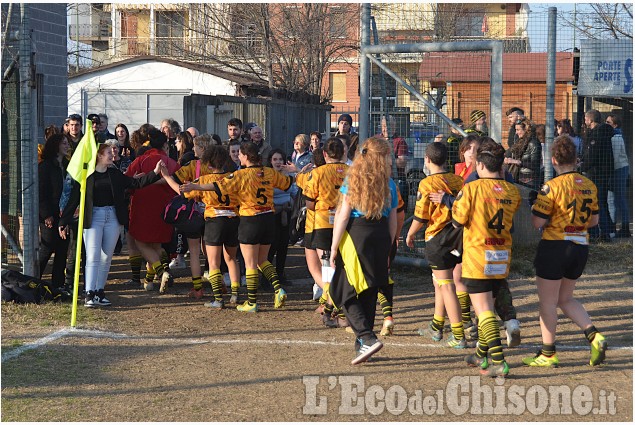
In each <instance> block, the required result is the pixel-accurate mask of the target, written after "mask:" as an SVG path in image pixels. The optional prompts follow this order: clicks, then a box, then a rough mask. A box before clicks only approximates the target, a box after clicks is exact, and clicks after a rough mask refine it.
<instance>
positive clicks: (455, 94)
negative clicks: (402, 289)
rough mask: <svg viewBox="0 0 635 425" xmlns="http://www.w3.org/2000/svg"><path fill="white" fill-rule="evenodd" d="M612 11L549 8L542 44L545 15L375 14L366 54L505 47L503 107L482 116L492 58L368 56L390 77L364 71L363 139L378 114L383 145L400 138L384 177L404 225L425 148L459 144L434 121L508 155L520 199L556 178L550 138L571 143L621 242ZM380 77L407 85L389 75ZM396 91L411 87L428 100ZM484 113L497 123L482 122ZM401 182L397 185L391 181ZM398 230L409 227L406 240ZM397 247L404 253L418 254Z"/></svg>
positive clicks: (624, 78)
mask: <svg viewBox="0 0 635 425" xmlns="http://www.w3.org/2000/svg"><path fill="white" fill-rule="evenodd" d="M622 8H623V9H622ZM620 10H622V11H624V12H628V11H629V10H632V6H629V5H580V6H574V5H562V8H561V9H560V10H557V13H556V11H555V10H552V17H553V18H555V19H554V20H555V23H556V25H555V34H549V32H548V28H549V10H548V7H547V6H544V7H541V6H537V5H532V6H529V5H527V4H481V5H468V4H373V5H372V6H371V15H372V17H371V24H370V26H371V29H370V33H371V37H370V38H371V45H382V44H383V45H386V44H398V43H427V42H466V41H467V42H470V41H471V42H475V41H484V40H496V41H500V42H501V43H502V46H503V54H502V67H503V71H502V80H503V81H502V102H501V103H502V107H501V108H500V110H498V111H497V110H496V108H494V109H492V104H493V99H492V98H491V93H492V92H491V87H492V66H491V65H492V61H493V60H494V61H496V59H495V58H493V56H492V52H491V51H485V50H484V51H460V50H457V51H435V52H425V53H414V52H412V53H381V54H376V55H373V56H374V58H375V59H376V60H377V61H379V62H381V64H382V65H383V66H384V67H386V68H388V71H386V70H384V69H382V66H377V65H376V64H373V63H371V72H370V74H371V75H370V94H369V104H370V108H369V109H370V112H369V114H370V117H369V127H370V128H369V131H368V135H374V134H381V133H382V125H381V124H382V121H381V119H382V117H383V116H385V115H388V116H389V117H390V116H392V119H390V118H389V119H388V120H387V123H388V128H387V129H386V127H385V125H384V129H383V130H384V135H387V136H388V138H389V139H390V140H393V141H394V140H396V139H397V138H404V139H405V140H406V142H407V144H408V159H407V166H406V170H405V176H404V175H401V176H399V175H395V176H394V177H395V178H396V179H397V180H399V181H400V188H402V194H403V195H404V198H405V199H407V205H408V210H407V217H408V216H409V215H411V214H412V211H413V209H414V201H415V196H416V190H417V187H418V182H419V180H420V178H421V172H422V171H424V172H425V170H424V169H423V157H424V152H425V146H427V144H428V143H432V142H434V141H435V139H436V140H437V141H446V142H448V146H450V147H452V145H453V144H454V148H453V149H451V151H455V152H456V151H457V150H458V148H457V146H458V144H459V143H460V141H461V140H462V138H463V137H462V135H461V134H460V131H459V130H458V129H454V128H452V127H450V126H449V125H448V124H447V123H446V122H447V120H442V119H441V114H444V115H445V116H446V117H447V118H449V119H452V120H453V121H454V122H456V123H457V124H458V127H461V128H462V129H464V130H467V129H471V130H476V131H479V132H480V133H482V134H484V135H489V136H491V137H493V138H495V140H496V141H497V142H499V143H501V144H502V145H503V146H504V147H505V148H506V149H507V150H508V152H507V154H508V155H509V156H510V157H513V158H517V159H519V160H521V165H520V167H519V170H518V172H517V173H516V174H515V179H516V182H517V183H519V187H520V189H521V192H522V194H523V196H524V197H525V198H527V197H528V194H529V191H530V190H531V189H538V188H540V186H541V185H542V184H543V183H544V181H545V178H546V179H549V178H551V177H552V176H553V175H554V170H553V169H551V163H550V156H551V155H550V152H548V150H549V148H550V146H551V142H552V141H553V139H554V138H555V137H557V136H558V135H559V134H569V136H570V137H571V138H572V139H573V141H574V143H575V144H576V146H578V149H579V150H578V154H579V158H580V164H581V165H580V171H583V172H584V173H585V174H587V175H588V176H589V177H591V178H592V179H593V180H594V181H595V182H596V184H597V186H598V189H599V195H600V196H599V197H600V206H601V209H600V217H601V219H602V220H601V222H603V225H601V226H599V227H600V231H601V234H602V236H606V237H609V236H615V235H618V234H624V233H629V232H630V230H629V228H630V227H629V226H630V222H631V219H630V218H631V217H632V215H631V212H632V202H631V200H632V187H631V185H630V182H631V181H632V179H631V178H630V177H628V176H629V175H630V164H631V163H632V154H631V153H632V140H631V137H630V135H631V134H632V18H631V17H630V16H632V14H630V16H629V14H628V13H623V14H619V13H618V14H617V15H616V14H615V12H616V11H618V12H619V11H620ZM616 16H619V17H616ZM550 36H551V37H552V39H551V41H550ZM624 41H625V42H624ZM550 43H551V44H550ZM548 48H551V50H549V49H548ZM549 52H552V54H553V55H552V56H551V58H552V59H555V61H554V62H553V63H550V57H549ZM550 65H552V66H551V67H550ZM550 70H551V71H552V72H551V74H550ZM390 71H392V73H394V74H396V75H397V76H398V77H399V78H400V79H402V80H403V82H404V83H406V84H401V83H400V82H399V81H397V79H395V78H392V77H391V76H390V75H388V74H389V73H390ZM629 84H630V87H629ZM405 85H410V86H412V87H413V88H415V89H416V90H417V91H418V92H419V93H420V94H421V95H422V96H423V98H424V99H425V100H426V102H423V101H421V98H420V97H418V96H416V95H415V94H413V93H412V92H411V91H409V90H407V88H406V87H405ZM550 99H551V100H553V103H552V104H551V105H549V103H548V100H550ZM362 101H363V100H362ZM514 108H516V109H514ZM590 110H597V111H598V113H597V114H594V113H591V114H586V123H585V112H587V111H590ZM490 111H492V113H493V114H495V115H494V116H495V117H500V121H498V122H492V116H491V114H490ZM344 112H346V113H349V114H351V115H352V116H353V121H354V122H358V121H359V120H358V119H357V118H359V115H358V114H359V110H350V109H349V110H338V109H334V110H333V111H332V115H331V122H332V123H335V122H336V119H337V116H338V115H339V114H341V113H344ZM607 118H608V122H609V123H611V124H613V127H615V124H616V123H619V124H621V128H622V134H623V136H622V137H619V136H618V137H617V139H616V138H614V137H613V136H614V135H616V134H617V133H619V131H616V130H615V129H614V128H612V127H609V126H608V125H606V124H605V122H607ZM593 121H595V122H593ZM518 124H520V125H518ZM526 124H528V125H526ZM493 127H497V128H499V129H501V131H500V136H498V135H495V134H494V133H493V132H490V128H493ZM333 130H334V129H333ZM598 138H602V139H601V140H600V139H598ZM612 138H613V142H611V139H612ZM596 139H597V140H596ZM618 139H619V140H618ZM622 140H623V141H622ZM620 143H621V144H622V148H621V149H620V148H619V145H620ZM597 145H602V148H601V149H598V146H597ZM531 146H537V147H538V152H537V153H536V152H534V157H531V158H529V155H528V152H529V148H530V147H531ZM536 156H537V157H536ZM459 161H461V159H459V158H458V157H457V156H455V157H454V158H452V159H451V161H450V162H449V164H448V166H449V167H450V168H451V169H453V166H454V164H455V163H456V162H459ZM546 168H548V169H547V170H546ZM404 177H405V182H403V181H401V180H403V179H404ZM404 190H405V193H404ZM408 198H409V199H408ZM607 198H608V199H607ZM522 209H523V211H521V212H519V214H518V215H517V216H516V223H515V232H516V236H515V240H518V241H520V242H521V243H524V242H529V241H532V240H535V239H537V238H538V235H537V234H536V232H535V231H534V230H533V229H532V228H531V224H530V220H529V215H528V214H526V213H527V211H524V210H528V207H527V204H526V203H524V205H523V207H522ZM408 227H409V224H408V223H407V224H406V225H405V226H404V231H403V233H404V234H405V233H406V232H407V229H408ZM401 247H402V248H401V249H400V253H401V254H402V255H417V256H418V255H419V254H420V252H414V253H413V252H412V251H410V250H409V249H408V248H407V247H405V245H403V244H402V245H401Z"/></svg>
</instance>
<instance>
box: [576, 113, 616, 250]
mask: <svg viewBox="0 0 635 425" xmlns="http://www.w3.org/2000/svg"><path fill="white" fill-rule="evenodd" d="M584 124H585V125H586V128H587V131H586V137H585V138H584V145H583V148H582V164H581V166H580V171H582V174H584V175H585V176H586V177H588V178H589V179H591V180H592V181H593V183H595V186H597V189H598V207H599V209H600V225H599V229H598V226H595V227H591V228H590V229H589V236H591V239H592V240H596V241H601V242H610V240H611V237H610V232H611V228H613V222H612V221H611V216H610V215H609V209H608V203H607V196H608V190H609V189H608V188H609V182H610V181H611V180H612V179H613V145H612V144H611V138H612V137H613V127H611V126H610V125H608V124H606V123H603V122H602V115H601V114H600V112H599V111H597V110H595V109H589V110H588V111H587V112H586V113H585V114H584Z"/></svg>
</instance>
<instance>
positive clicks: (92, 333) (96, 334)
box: [2, 328, 633, 362]
mask: <svg viewBox="0 0 635 425" xmlns="http://www.w3.org/2000/svg"><path fill="white" fill-rule="evenodd" d="M75 335H78V336H83V337H87V338H108V339H122V340H123V339H129V340H133V339H135V340H148V341H150V340H155V341H161V342H170V343H180V344H183V343H185V344H188V345H194V344H227V345H231V344H241V345H246V344H262V345H267V344H268V345H315V346H333V347H335V346H348V345H350V343H349V342H335V341H318V340H314V341H308V340H294V339H210V340H205V339H190V340H181V339H178V338H171V339H164V338H161V337H141V336H129V335H125V334H116V333H112V332H103V331H97V330H87V329H73V328H64V329H61V330H59V331H57V332H54V333H52V334H51V335H48V336H46V337H44V338H41V339H38V340H37V341H35V342H32V343H30V344H25V345H23V346H21V347H18V348H16V349H14V350H11V351H9V352H6V353H3V354H2V362H4V361H5V360H9V359H13V358H15V357H18V356H19V355H20V354H22V353H24V352H25V351H27V350H33V349H36V348H38V347H41V346H43V345H46V344H48V343H49V342H52V341H55V340H56V339H59V338H62V337H65V336H75ZM384 342H385V345H386V346H393V347H406V348H444V347H443V345H440V344H425V343H416V342H415V343H399V342H390V341H388V342H386V341H385V340H384ZM524 348H539V346H538V345H531V346H526V347H524ZM588 349H589V347H588V346H582V345H558V350H559V351H586V350H588ZM609 350H611V351H615V350H626V351H632V350H633V347H629V346H615V347H612V346H610V345H609Z"/></svg>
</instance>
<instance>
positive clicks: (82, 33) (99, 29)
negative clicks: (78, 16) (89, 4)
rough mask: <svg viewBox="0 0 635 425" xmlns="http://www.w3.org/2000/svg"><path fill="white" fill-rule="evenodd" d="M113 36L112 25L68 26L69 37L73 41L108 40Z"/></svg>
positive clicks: (104, 23)
mask: <svg viewBox="0 0 635 425" xmlns="http://www.w3.org/2000/svg"><path fill="white" fill-rule="evenodd" d="M111 34H112V26H111V25H110V23H106V22H103V23H100V24H79V25H77V24H70V25H69V26H68V36H69V38H70V39H71V40H75V41H77V40H78V39H80V40H81V39H86V38H108V37H110V36H111Z"/></svg>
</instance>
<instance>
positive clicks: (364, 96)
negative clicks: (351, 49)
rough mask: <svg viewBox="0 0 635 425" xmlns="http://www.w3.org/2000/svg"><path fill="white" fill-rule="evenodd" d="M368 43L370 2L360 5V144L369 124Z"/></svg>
mask: <svg viewBox="0 0 635 425" xmlns="http://www.w3.org/2000/svg"><path fill="white" fill-rule="evenodd" d="M369 45H370V3H364V4H363V5H362V28H361V47H362V48H361V52H360V55H359V117H358V120H357V122H358V133H359V141H360V144H361V143H364V140H366V139H367V138H368V134H369V126H370V104H369V99H370V84H369V81H370V61H369V60H368V58H367V57H366V54H364V47H365V46H369Z"/></svg>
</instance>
